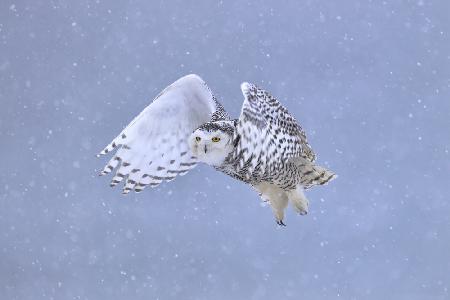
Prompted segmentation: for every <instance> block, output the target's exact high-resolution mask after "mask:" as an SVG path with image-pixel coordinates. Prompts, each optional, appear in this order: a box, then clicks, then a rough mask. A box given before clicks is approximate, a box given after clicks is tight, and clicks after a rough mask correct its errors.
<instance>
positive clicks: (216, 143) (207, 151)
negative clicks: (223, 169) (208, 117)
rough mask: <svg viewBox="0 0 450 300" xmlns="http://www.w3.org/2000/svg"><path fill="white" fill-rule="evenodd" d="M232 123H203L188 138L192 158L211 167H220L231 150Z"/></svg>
mask: <svg viewBox="0 0 450 300" xmlns="http://www.w3.org/2000/svg"><path fill="white" fill-rule="evenodd" d="M234 128H235V127H234V123H233V122H232V121H217V122H209V123H205V124H203V125H202V126H200V127H199V128H197V129H196V130H195V131H194V132H193V133H192V134H191V136H190V137H189V145H190V147H191V151H192V153H193V155H194V156H196V157H197V159H198V160H199V161H201V162H204V163H206V164H208V165H211V166H216V167H217V166H220V165H222V163H223V161H224V160H225V158H226V157H227V156H228V154H230V152H231V151H232V150H233V148H234V147H233V133H234Z"/></svg>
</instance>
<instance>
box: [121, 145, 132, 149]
mask: <svg viewBox="0 0 450 300" xmlns="http://www.w3.org/2000/svg"><path fill="white" fill-rule="evenodd" d="M122 148H123V149H126V150H130V149H131V147H130V146H128V145H123V146H122Z"/></svg>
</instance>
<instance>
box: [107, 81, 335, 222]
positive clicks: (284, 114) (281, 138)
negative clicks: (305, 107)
mask: <svg viewBox="0 0 450 300" xmlns="http://www.w3.org/2000/svg"><path fill="white" fill-rule="evenodd" d="M241 90H242V93H243V94H244V103H243V105H242V110H241V115H240V116H239V119H235V120H233V119H231V118H230V116H229V115H228V113H227V112H226V111H225V109H224V108H223V106H222V105H221V104H220V103H219V102H218V101H217V99H216V97H215V96H214V95H213V94H212V92H211V90H210V89H209V88H208V86H207V85H206V84H205V82H204V81H203V80H202V79H201V78H200V77H199V76H197V75H194V74H191V75H187V76H184V77H182V78H180V79H178V80H177V81H175V82H174V83H173V84H171V85H169V86H168V87H167V88H166V89H164V90H163V91H162V92H161V93H160V94H159V95H158V96H157V97H156V98H155V100H154V101H153V102H152V103H151V104H150V105H148V106H147V107H146V108H145V109H144V110H143V111H142V112H141V113H140V114H139V115H138V116H137V117H136V118H135V119H134V120H133V121H132V122H131V123H130V124H129V125H128V126H127V127H126V128H125V129H124V130H123V131H122V132H121V133H120V134H119V135H118V136H117V137H116V138H115V139H114V140H113V141H112V142H111V143H110V144H109V145H108V146H106V148H105V149H104V150H103V151H101V152H100V154H99V155H104V154H107V153H108V152H111V151H112V150H114V149H117V152H116V154H115V155H114V156H113V158H112V159H111V160H110V161H109V163H108V164H107V165H106V167H105V168H104V169H103V171H102V172H101V173H100V175H105V174H108V173H110V172H111V171H113V170H114V169H115V168H117V172H116V174H115V176H114V177H113V179H112V181H111V186H115V185H117V184H118V183H120V182H121V181H124V182H125V184H124V187H123V193H125V194H126V193H129V192H130V191H132V190H134V191H135V192H141V191H142V190H143V189H144V188H145V187H146V186H151V187H155V186H157V185H159V184H160V183H161V182H163V181H170V180H173V179H174V178H175V177H176V176H177V175H184V174H186V173H187V172H188V171H189V170H191V169H192V168H194V167H195V166H196V164H197V163H198V162H203V163H206V164H208V165H210V166H212V167H214V168H215V169H216V170H218V171H221V172H223V173H225V174H227V175H230V176H231V177H233V178H235V179H237V180H240V181H243V182H245V183H247V184H249V185H251V186H252V187H253V188H254V189H255V190H256V191H257V192H258V193H259V195H260V196H261V198H262V200H264V201H265V202H268V203H269V204H270V206H271V207H272V210H273V213H274V215H275V219H276V222H277V224H278V225H285V224H284V222H283V218H284V210H285V208H286V207H287V205H288V202H291V204H292V206H293V207H294V209H295V210H296V211H297V212H298V213H300V214H302V215H304V214H306V213H307V212H308V200H307V199H306V197H305V195H304V193H303V190H304V189H307V188H310V187H312V186H314V185H319V184H320V185H321V184H325V183H327V182H329V181H330V180H331V179H333V178H334V177H336V175H335V174H334V173H333V172H331V171H329V170H327V169H325V168H323V167H320V166H317V165H315V164H314V161H315V154H314V152H313V151H312V149H311V147H310V146H309V144H308V142H307V140H306V135H305V132H304V131H303V130H302V128H301V127H300V126H299V125H298V123H297V122H296V120H295V119H294V118H293V117H292V116H291V115H290V114H289V112H288V111H287V109H286V108H284V107H283V106H282V105H281V104H280V103H279V102H278V101H277V100H276V99H275V98H274V97H272V96H271V95H270V94H269V93H268V92H267V91H265V90H263V89H260V88H259V87H257V86H256V85H253V84H250V83H247V82H244V83H242V84H241Z"/></svg>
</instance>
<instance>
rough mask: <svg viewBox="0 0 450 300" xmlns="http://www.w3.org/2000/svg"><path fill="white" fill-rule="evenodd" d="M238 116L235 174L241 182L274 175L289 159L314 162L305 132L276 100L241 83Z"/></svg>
mask: <svg viewBox="0 0 450 300" xmlns="http://www.w3.org/2000/svg"><path fill="white" fill-rule="evenodd" d="M241 90H242V93H243V94H244V98H245V99H244V103H243V105H242V110H241V115H240V117H239V120H238V122H237V129H236V133H237V135H238V136H240V140H239V143H238V144H237V146H236V149H235V157H236V158H237V160H238V162H239V164H238V166H237V169H238V170H237V171H238V173H239V174H240V175H241V176H244V177H245V178H247V179H248V178H250V177H258V176H262V175H263V174H264V173H267V172H268V173H270V174H274V171H275V170H276V169H278V167H279V166H280V164H282V163H285V162H287V160H288V159H290V158H293V157H305V158H306V159H308V160H309V161H311V162H313V161H314V160H315V155H314V153H313V151H312V149H311V147H310V146H309V144H308V142H307V140H306V135H305V132H304V131H303V130H302V128H301V127H300V126H299V125H298V124H297V121H296V120H295V119H294V118H293V117H292V116H291V115H290V114H289V112H288V111H287V109H286V108H284V107H283V106H282V105H281V104H280V102H278V100H276V99H275V98H274V97H272V96H271V95H270V94H269V93H268V92H267V91H265V90H262V89H260V88H258V87H257V86H255V85H253V84H250V83H246V82H244V83H243V84H242V85H241Z"/></svg>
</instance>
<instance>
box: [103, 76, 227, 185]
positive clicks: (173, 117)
mask: <svg viewBox="0 0 450 300" xmlns="http://www.w3.org/2000/svg"><path fill="white" fill-rule="evenodd" d="M218 106H220V104H218V103H217V102H216V100H215V98H214V96H213V95H212V93H211V91H210V89H209V88H208V87H207V86H206V84H205V82H204V81H203V80H202V79H201V78H200V77H199V76H197V75H193V74H191V75H187V76H185V77H182V78H180V79H178V80H177V81H176V82H174V83H173V84H171V85H170V86H168V87H167V88H166V89H164V90H163V91H162V92H161V93H160V94H159V95H158V96H157V97H156V98H155V100H153V102H152V103H151V104H150V105H149V106H147V107H146V108H145V109H144V110H143V111H142V112H141V113H140V114H139V115H138V116H137V117H136V118H135V119H134V120H133V121H131V123H130V124H129V125H128V126H127V127H126V128H125V129H124V130H123V131H122V132H121V133H120V134H119V135H118V136H117V137H116V138H115V139H114V140H113V141H112V142H111V143H110V144H109V145H108V146H106V148H105V149H104V150H103V151H102V152H100V154H99V156H100V155H103V154H106V153H108V152H110V151H112V150H113V149H116V148H117V153H116V154H115V156H114V157H113V158H112V159H111V160H110V161H109V163H108V164H107V165H106V167H105V168H104V169H103V171H102V172H101V173H100V175H104V174H107V173H110V172H111V171H112V170H114V169H115V168H116V167H117V173H116V175H115V176H114V177H113V179H112V181H111V186H115V185H117V184H118V183H119V182H121V181H122V180H123V179H125V182H126V183H125V186H124V188H123V193H128V192H130V191H131V190H133V189H134V190H135V191H136V192H140V191H142V189H144V187H146V186H147V185H150V186H152V187H154V186H157V185H158V184H160V183H161V182H162V181H163V180H166V181H170V180H172V179H174V178H175V176H177V175H184V174H186V173H187V172H188V171H189V170H190V169H192V168H193V167H195V165H196V163H197V160H196V158H195V157H193V156H192V154H191V151H190V149H189V145H188V137H189V135H190V134H191V133H192V132H193V131H194V130H195V129H196V128H197V127H199V126H200V125H202V124H204V123H206V122H208V121H210V120H211V118H212V116H213V114H214V112H216V110H217V108H218ZM220 108H221V109H223V108H222V107H221V106H220Z"/></svg>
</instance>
